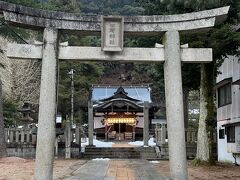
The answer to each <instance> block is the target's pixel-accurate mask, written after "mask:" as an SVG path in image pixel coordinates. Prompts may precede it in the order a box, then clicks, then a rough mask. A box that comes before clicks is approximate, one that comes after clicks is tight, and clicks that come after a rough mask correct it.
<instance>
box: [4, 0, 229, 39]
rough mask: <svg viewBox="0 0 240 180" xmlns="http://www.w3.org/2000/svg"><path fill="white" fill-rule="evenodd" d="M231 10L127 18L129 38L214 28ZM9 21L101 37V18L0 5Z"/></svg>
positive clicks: (20, 24) (125, 25)
mask: <svg viewBox="0 0 240 180" xmlns="http://www.w3.org/2000/svg"><path fill="white" fill-rule="evenodd" d="M228 10H229V6H226V7H221V8H216V9H211V10H205V11H199V12H193V13H186V14H175V15H153V16H124V32H125V33H126V34H139V35H152V34H157V33H159V32H165V31H170V30H177V31H191V30H196V29H204V28H209V27H213V26H214V24H215V23H216V22H217V23H219V22H221V21H223V20H224V19H225V17H226V15H227V13H228ZM0 11H1V12H3V14H4V18H5V20H6V21H8V22H10V23H12V24H14V25H16V26H23V27H32V28H45V27H52V28H56V29H59V30H67V31H78V32H79V33H85V34H87V35H100V32H101V16H87V15H81V14H73V13H65V12H55V11H46V10H40V9H34V8H30V7H24V6H20V5H16V4H11V3H7V2H3V1H0Z"/></svg>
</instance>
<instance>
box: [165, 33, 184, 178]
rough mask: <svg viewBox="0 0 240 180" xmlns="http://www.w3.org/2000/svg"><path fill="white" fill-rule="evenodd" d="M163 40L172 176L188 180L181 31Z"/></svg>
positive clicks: (166, 35) (166, 34)
mask: <svg viewBox="0 0 240 180" xmlns="http://www.w3.org/2000/svg"><path fill="white" fill-rule="evenodd" d="M163 41H164V42H163V43H164V47H165V63H164V81H165V96H166V111H167V128H168V147H169V148H168V149H169V161H170V172H171V178H172V179H174V180H175V179H176V180H187V179H188V173H187V160H186V143H185V127H184V112H183V90H182V73H181V49H180V38H179V32H178V31H168V32H166V33H165V35H164V40H163Z"/></svg>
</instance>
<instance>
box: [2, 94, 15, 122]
mask: <svg viewBox="0 0 240 180" xmlns="http://www.w3.org/2000/svg"><path fill="white" fill-rule="evenodd" d="M17 109H18V104H17V103H16V102H14V101H13V100H11V99H10V98H4V99H3V117H4V124H5V127H11V126H14V125H15V124H16V120H17V116H18V112H17Z"/></svg>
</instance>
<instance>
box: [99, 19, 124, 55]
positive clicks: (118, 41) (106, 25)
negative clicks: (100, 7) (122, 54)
mask: <svg viewBox="0 0 240 180" xmlns="http://www.w3.org/2000/svg"><path fill="white" fill-rule="evenodd" d="M101 30H102V33H101V35H102V39H101V40H102V50H103V51H113V52H114V51H122V50H123V18H122V17H119V16H110V17H109V16H103V17H102V29H101Z"/></svg>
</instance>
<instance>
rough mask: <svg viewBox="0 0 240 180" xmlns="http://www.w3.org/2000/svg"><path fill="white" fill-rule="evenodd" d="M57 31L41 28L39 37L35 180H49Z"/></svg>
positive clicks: (52, 144)
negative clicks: (40, 38) (42, 31)
mask: <svg viewBox="0 0 240 180" xmlns="http://www.w3.org/2000/svg"><path fill="white" fill-rule="evenodd" d="M57 54H58V30H57V29H54V28H45V29H44V35H43V50H42V72H41V88H40V100H39V118H38V132H37V149H36V162H35V177H34V178H35V179H36V180H51V179H52V176H53V158H54V141H55V118H56V105H57V103H56V102H57V98H56V94H57V69H58V57H57Z"/></svg>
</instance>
